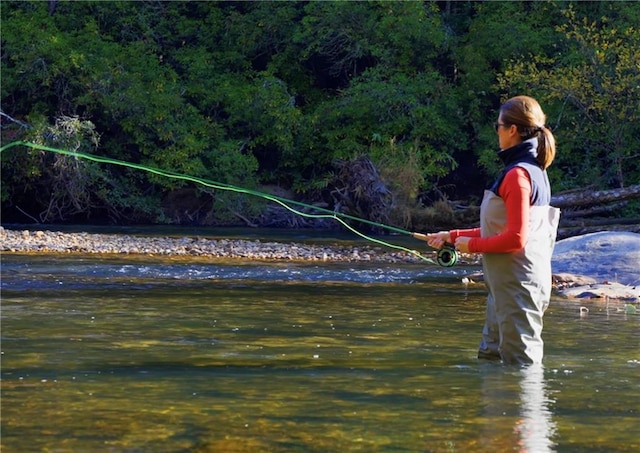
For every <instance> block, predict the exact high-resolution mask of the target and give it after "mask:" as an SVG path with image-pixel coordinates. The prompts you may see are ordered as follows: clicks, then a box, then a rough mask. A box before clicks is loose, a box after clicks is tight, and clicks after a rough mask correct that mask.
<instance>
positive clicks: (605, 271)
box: [551, 231, 640, 300]
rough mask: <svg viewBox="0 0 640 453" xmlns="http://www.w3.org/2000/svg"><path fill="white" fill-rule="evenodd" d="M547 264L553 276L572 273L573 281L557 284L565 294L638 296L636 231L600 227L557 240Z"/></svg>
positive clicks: (639, 268)
mask: <svg viewBox="0 0 640 453" xmlns="http://www.w3.org/2000/svg"><path fill="white" fill-rule="evenodd" d="M551 265H552V269H553V274H554V276H556V277H557V276H560V275H562V276H564V278H563V280H565V281H567V280H570V279H569V278H567V277H566V276H567V275H570V276H573V277H574V280H575V282H574V283H573V285H571V284H567V285H559V286H561V287H562V286H566V287H565V288H561V291H560V292H561V293H562V294H563V295H566V296H567V297H577V298H587V297H588V298H592V297H597V298H600V297H608V298H612V299H626V300H638V297H639V293H640V234H637V233H627V232H609V231H603V232H599V233H590V234H585V235H582V236H575V237H571V238H568V239H564V240H562V241H558V242H557V243H556V246H555V249H554V252H553V258H552V260H551ZM588 280H591V281H588ZM576 285H577V286H576ZM569 288H571V289H569Z"/></svg>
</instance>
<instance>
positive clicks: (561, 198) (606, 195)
mask: <svg viewBox="0 0 640 453" xmlns="http://www.w3.org/2000/svg"><path fill="white" fill-rule="evenodd" d="M634 198H640V184H636V185H634V186H629V187H623V188H619V189H610V190H590V189H586V190H580V191H571V192H565V193H559V194H557V195H554V196H553V197H551V204H552V205H553V206H556V207H558V208H560V209H563V208H574V207H576V206H593V205H601V204H606V203H611V202H620V201H623V200H630V199H634Z"/></svg>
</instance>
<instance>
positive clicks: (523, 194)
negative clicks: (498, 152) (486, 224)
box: [468, 167, 531, 253]
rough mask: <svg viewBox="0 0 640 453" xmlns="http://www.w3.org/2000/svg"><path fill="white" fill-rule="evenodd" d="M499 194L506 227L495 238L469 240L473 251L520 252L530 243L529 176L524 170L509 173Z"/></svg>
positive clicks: (518, 169)
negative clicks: (503, 209)
mask: <svg viewBox="0 0 640 453" xmlns="http://www.w3.org/2000/svg"><path fill="white" fill-rule="evenodd" d="M498 195H500V197H501V198H502V199H503V200H504V203H505V205H506V209H507V225H506V228H505V230H504V231H503V232H502V233H500V234H497V235H495V236H491V237H487V238H481V237H474V238H472V239H470V240H469V242H468V247H469V251H470V252H480V253H510V252H517V251H518V250H521V249H522V248H524V246H525V244H526V243H527V238H528V229H527V228H528V225H529V209H530V207H531V201H530V200H531V180H530V178H529V173H528V172H527V171H526V170H525V169H524V168H521V167H515V168H514V169H512V170H510V171H509V172H508V173H507V174H506V176H505V178H504V180H503V181H502V184H500V187H499V188H498Z"/></svg>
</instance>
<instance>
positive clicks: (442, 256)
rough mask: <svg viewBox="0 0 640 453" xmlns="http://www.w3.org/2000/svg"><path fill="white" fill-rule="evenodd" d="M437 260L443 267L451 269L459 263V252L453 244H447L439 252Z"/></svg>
mask: <svg viewBox="0 0 640 453" xmlns="http://www.w3.org/2000/svg"><path fill="white" fill-rule="evenodd" d="M436 260H437V261H438V264H439V265H440V266H442V267H451V266H453V265H455V264H456V263H457V262H458V251H457V250H456V248H455V246H454V245H453V244H450V243H448V242H445V244H444V246H443V247H442V248H441V249H440V250H438V254H437V257H436Z"/></svg>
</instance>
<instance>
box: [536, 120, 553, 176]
mask: <svg viewBox="0 0 640 453" xmlns="http://www.w3.org/2000/svg"><path fill="white" fill-rule="evenodd" d="M536 135H537V137H538V157H537V159H538V163H539V164H540V166H541V167H542V169H543V170H546V169H547V167H549V165H551V162H553V159H555V157H556V139H555V137H554V136H553V132H551V130H550V129H549V128H548V127H547V126H542V127H539V128H538V132H537V134H536Z"/></svg>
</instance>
